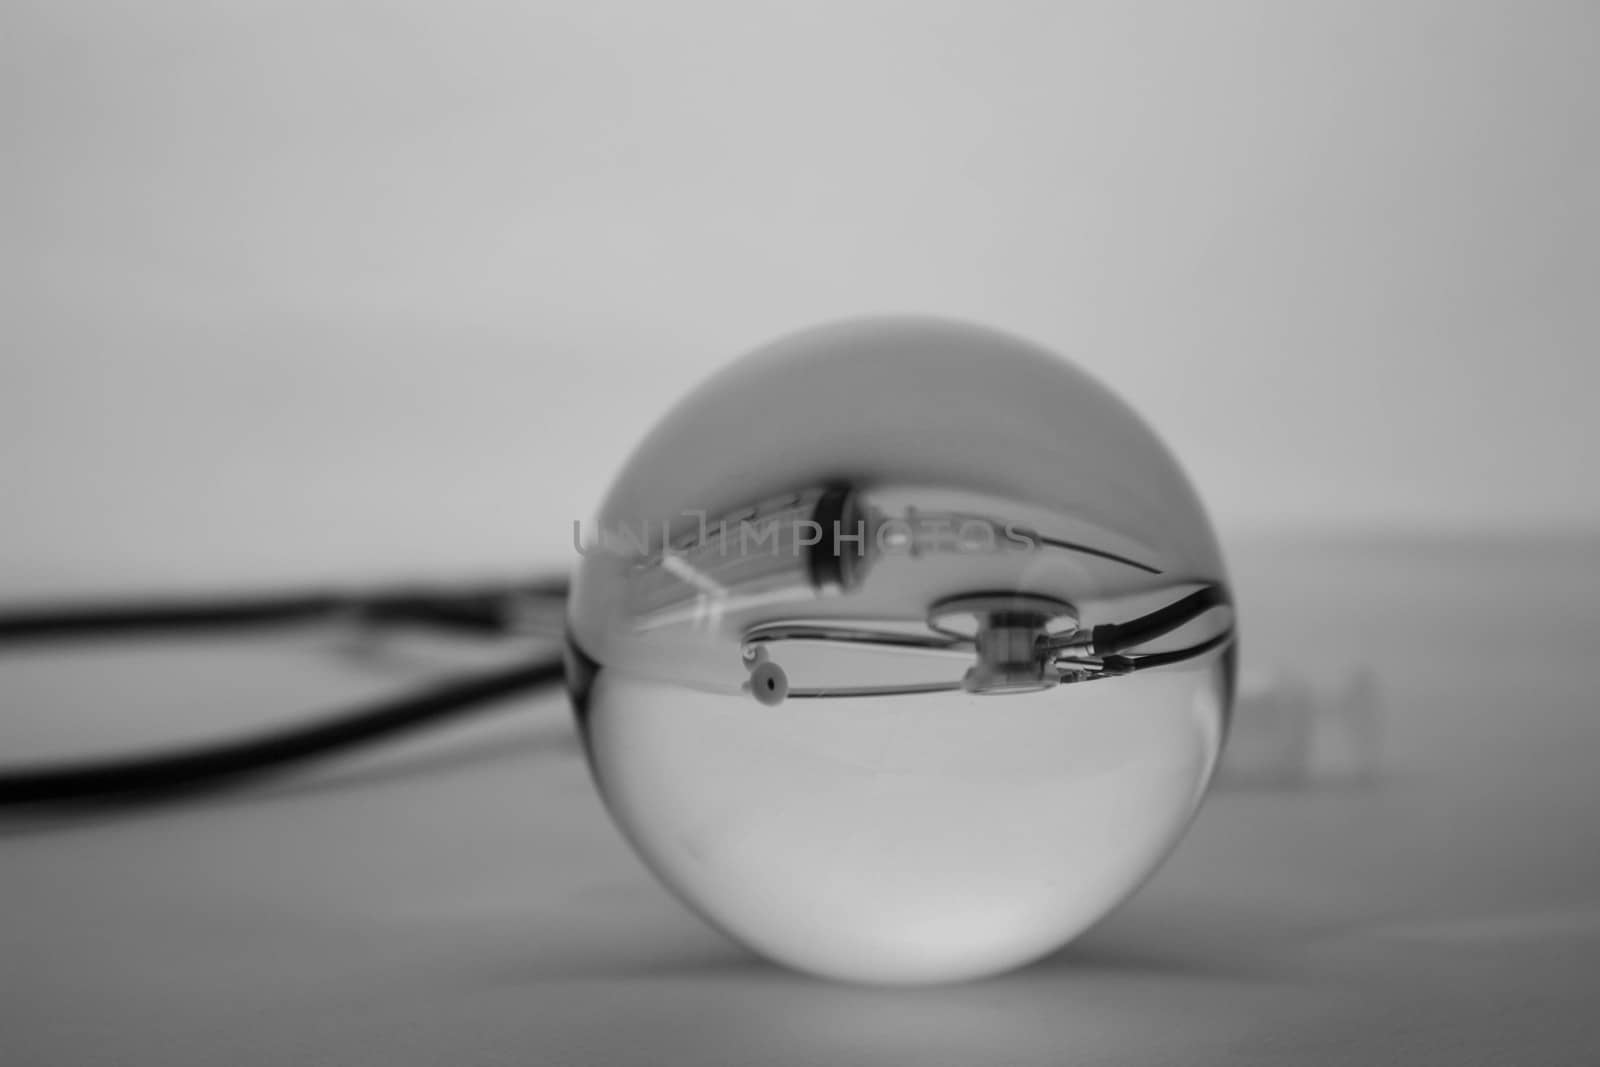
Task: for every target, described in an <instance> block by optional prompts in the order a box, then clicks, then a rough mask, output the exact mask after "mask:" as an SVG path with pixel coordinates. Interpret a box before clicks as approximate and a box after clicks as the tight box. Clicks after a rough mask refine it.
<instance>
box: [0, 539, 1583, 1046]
mask: <svg viewBox="0 0 1600 1067" xmlns="http://www.w3.org/2000/svg"><path fill="white" fill-rule="evenodd" d="M1230 549H1231V551H1230V555H1231V557H1232V559H1233V562H1234V565H1235V570H1236V576H1237V583H1238V587H1239V590H1240V593H1241V599H1242V604H1243V613H1242V622H1243V630H1244V634H1245V644H1244V658H1245V662H1246V663H1247V664H1254V665H1256V666H1258V667H1259V666H1277V667H1281V668H1283V669H1285V670H1287V671H1289V672H1291V673H1295V674H1301V675H1305V676H1307V677H1309V678H1311V679H1313V680H1321V679H1335V678H1337V677H1338V676H1340V675H1341V674H1342V673H1343V672H1345V671H1348V670H1350V669H1352V668H1356V667H1359V666H1362V665H1365V666H1370V667H1371V668H1372V669H1374V670H1375V671H1376V672H1377V674H1378V677H1379V679H1380V682H1381V689H1382V693H1383V696H1384V704H1385V708H1386V711H1385V715H1386V718H1385V726H1386V729H1385V733H1384V738H1383V749H1382V762H1381V773H1380V775H1379V777H1378V779H1377V781H1376V782H1374V783H1371V784H1366V785H1362V784H1358V783H1352V782H1347V781H1346V782H1341V781H1319V782H1310V783H1306V784H1303V785H1302V786H1301V787H1298V788H1284V787H1275V788H1267V787H1263V786H1259V785H1257V786H1253V787H1251V786H1238V785H1235V786H1233V787H1223V788H1219V789H1218V790H1217V791H1216V792H1215V793H1214V795H1213V796H1212V797H1211V799H1210V800H1209V801H1208V802H1207V804H1206V806H1205V807H1204V809H1203V810H1202V812H1201V815H1200V817H1199V819H1198V820H1197V822H1196V824H1195V826H1194V828H1193V830H1192V831H1191V833H1190V834H1189V836H1188V837H1187V838H1186V839H1185V841H1184V842H1183V844H1182V845H1181V846H1180V848H1179V849H1178V851H1177V852H1176V853H1175V854H1174V856H1173V857H1172V858H1171V859H1170V860H1169V861H1168V862H1167V863H1166V865H1165V866H1164V867H1163V868H1162V869H1161V870H1160V871H1159V872H1158V874H1157V875H1156V877H1155V878H1154V879H1153V880H1152V881H1151V882H1150V883H1149V884H1147V885H1146V886H1145V887H1144V888H1143V889H1142V890H1141V891H1140V892H1139V893H1138V894H1137V895H1136V896H1135V897H1134V898H1133V899H1132V900H1131V901H1130V902H1129V903H1128V904H1127V905H1125V906H1124V907H1123V908H1121V909H1120V910H1118V911H1117V912H1115V913H1114V914H1113V915H1112V916H1111V917H1110V918H1109V919H1107V920H1106V921H1104V922H1103V923H1101V924H1100V925H1099V926H1098V927H1096V928H1095V929H1094V930H1092V931H1091V932H1090V933H1088V934H1087V935H1085V936H1084V937H1083V938H1082V939H1080V940H1079V941H1078V942H1076V943H1075V944H1073V945H1072V946H1069V947H1068V948H1067V949H1066V950H1065V951H1063V952H1061V953H1059V954H1058V955H1056V956H1054V957H1052V958H1050V959H1048V960H1047V961H1045V962H1044V963H1042V964H1039V965H1037V966H1035V967H1032V968H1029V969H1027V970H1025V971H1022V972H1019V973H1016V974H1013V975H1010V976H1007V977H1003V978H1000V979H995V980H991V981H988V982H982V983H977V984H971V985H966V986H956V987H946V988H933V989H923V990H913V991H890V990H879V989H863V988H853V987H847V986H840V985H831V984H827V983H823V982H820V981H816V980H812V979H808V978H803V977H799V976H796V975H792V974H789V973H785V972H783V971H780V970H778V969H776V968H774V967H772V966H770V965H768V964H765V963H763V962H761V961H759V960H756V959H754V958H752V957H751V956H749V955H748V954H746V953H745V952H743V951H741V950H740V949H738V948H737V947H735V946H733V945H731V944H729V943H727V942H726V941H724V940H723V939H722V938H721V937H720V936H719V935H717V934H715V933H713V932H711V931H710V930H708V929H706V928H705V927H704V926H702V925H701V924H700V923H699V921H698V920H696V919H695V918H693V917H692V916H691V915H690V914H689V913H687V912H686V911H685V910H683V909H682V908H681V907H680V906H679V905H678V904H677V903H676V902H675V901H674V900H673V899H672V898H670V897H669V896H668V895H667V894H666V892H665V891H663V890H662V889H660V888H658V887H657V885H656V884H655V883H654V882H653V881H652V880H651V879H650V877H649V876H648V875H647V874H646V872H645V871H644V869H643V868H642V867H641V866H640V864H639V863H638V862H636V861H635V860H634V858H633V857H632V855H631V854H630V853H629V852H628V850H627V849H626V847H625V846H624V844H623V843H622V841H621V840H620V838H619V837H618V836H617V834H616V833H615V832H614V831H613V830H612V828H611V827H610V825H609V823H608V822H607V819H606V817H605V814H604V812H603V811H602V809H601V807H600V805H599V803H598V801H597V800H596V798H595V796H594V794H593V791H592V789H591V788H590V785H589V781H588V777H587V772H586V770H585V768H584V766H583V764H582V761H581V757H580V756H579V755H578V751H577V749H576V746H575V744H574V742H573V739H572V734H571V730H570V726H569V724H568V721H567V715H566V710H565V706H564V703H563V700H562V698H560V697H559V696H554V695H552V696H550V697H546V698H541V699H537V700H531V701H525V702H523V703H521V704H518V705H514V706H511V707H508V708H507V709H506V711H505V713H504V714H502V715H499V716H494V717H491V718H489V719H486V720H485V721H483V722H482V723H480V724H476V725H472V726H468V727H464V728H462V729H460V730H458V731H455V732H453V733H451V734H450V735H449V736H441V737H438V738H433V739H429V740H427V741H425V742H420V743H408V744H406V745H404V746H400V747H399V748H398V749H395V750H391V751H387V752H379V753H373V754H372V755H369V756H363V757H361V758H360V759H358V760H354V761H349V762H344V763H340V764H337V765H332V766H326V767H322V768H318V769H316V770H314V771H312V772H311V773H309V774H307V775H303V776H299V777H295V778H291V779H286V780H281V781H277V782H274V783H272V784H270V785H264V786H260V787H256V788H253V789H250V790H248V791H245V792H240V793H237V794H231V795H228V796H226V797H224V798H217V799H214V800H208V801H206V802H203V803H188V804H181V805H174V806H167V807H161V808H157V809H153V810H144V811H138V812H128V813H119V814H114V815H111V816H106V817H100V818H97V819H92V820H86V821H79V822H70V823H66V822H58V821H38V820H28V821H21V820H17V819H15V818H13V819H11V820H9V821H6V822H4V823H0V960H3V963H0V1063H3V1064H6V1065H8V1067H10V1065H32V1064H70V1065H74V1067H88V1065H90V1064H100V1063H104V1064H119V1065H125V1064H160V1065H166V1067H172V1065H183V1064H207V1065H213V1064H227V1065H229V1067H245V1065H249V1064H296V1065H299V1064H320V1063H329V1064H362V1063H373V1064H446V1063H449V1064H501V1063H503V1064H516V1065H520V1067H528V1065H540V1064H600V1065H608V1067H610V1065H619V1067H620V1065H625V1064H635V1063H637V1064H686V1065H714V1064H738V1065H755V1064H762V1065H767V1064H772V1065H780V1064H851V1065H854V1064H902V1063H903V1064H914V1065H918V1067H936V1065H943V1064H951V1065H960V1067H973V1065H983V1067H1003V1065H1010V1064H1018V1065H1020V1064H1050V1065H1058V1064H1098V1063H1107V1064H1110V1063H1117V1064H1122V1063H1126V1064H1146V1065H1148V1064H1167V1063H1170V1064H1184V1065H1195V1064H1208V1063H1228V1064H1240V1063H1266V1064H1282V1063H1360V1064H1367V1063H1372V1062H1405V1063H1441V1064H1451V1065H1456V1067H1459V1065H1463V1064H1474V1063H1483V1064H1495V1065H1504V1064H1511V1063H1530V1064H1531V1063H1540V1064H1550V1063H1593V1062H1596V1060H1597V1059H1600V1002H1597V995H1600V960H1597V958H1596V956H1597V952H1600V773H1597V769H1596V768H1597V764H1600V698H1597V695H1596V688H1595V677H1596V675H1595V673H1594V672H1600V638H1597V636H1596V635H1597V633H1600V631H1597V629H1596V623H1597V622H1600V610H1597V608H1596V606H1595V605H1596V598H1597V597H1600V543H1597V542H1593V541H1579V540H1571V539H1568V540H1559V539H1539V540H1522V541H1518V540H1511V539H1500V540H1485V539H1477V540H1469V539H1458V540H1427V539H1409V540H1406V539H1390V540H1382V539H1373V540H1360V539H1346V540H1327V541H1322V542H1314V541H1292V540H1279V541H1265V540H1263V541H1253V542H1245V543H1240V544H1236V545H1232V546H1230ZM385 670H387V671H388V672H389V673H390V674H393V675H395V677H394V678H389V679H385V678H383V677H381V676H375V675H374V673H373V670H372V669H371V667H370V666H368V667H363V668H360V669H356V668H355V667H352V666H351V664H350V663H349V661H348V660H347V659H340V658H338V657H333V656H327V655H319V654H316V653H315V652H314V650H313V649H312V648H311V646H310V645H309V644H308V643H307V642H306V641H299V642H295V641H289V642H285V641H275V642H266V643H263V644H255V645H251V644H243V643H240V642H236V641H230V642H208V643H206V644H205V645H203V646H184V647H180V648H176V649H165V650H155V649H148V648H131V649H130V648H124V649H116V650H112V651H82V652H74V653H70V654H68V653H61V654H54V653H53V654H51V655H49V656H48V657H47V656H44V655H42V654H30V655H29V656H27V657H25V658H24V657H12V658H9V659H7V660H5V661H3V662H0V753H3V755H4V757H5V759H4V762H7V763H11V762H15V761H17V760H20V759H24V758H36V757H43V756H47V755H50V754H54V753H66V752H71V751H83V750H84V749H85V746H86V745H88V744H89V743H90V742H91V741H92V742H93V743H94V744H97V745H101V746H105V745H115V744H134V743H137V742H139V741H141V740H147V741H159V740H161V739H164V738H179V737H192V736H196V735H203V734H205V733H207V732H209V731H215V732H216V733H218V734H226V733H228V732H229V731H231V730H237V729H238V728H240V727H241V726H243V725H247V724H249V723H259V722H261V721H264V720H265V719H266V718H268V717H269V716H270V715H271V714H272V713H274V712H278V711H282V710H283V709H286V708H287V709H294V708H306V707H314V706H317V705H319V704H322V703H325V702H328V701H331V700H335V699H337V698H341V697H350V696H355V695H358V694H362V693H373V692H376V691H378V690H380V689H382V688H383V687H384V686H385V685H393V684H396V682H397V681H398V680H400V678H399V676H400V675H403V674H406V673H407V671H408V670H409V668H404V667H402V666H395V665H390V666H389V667H387V668H385Z"/></svg>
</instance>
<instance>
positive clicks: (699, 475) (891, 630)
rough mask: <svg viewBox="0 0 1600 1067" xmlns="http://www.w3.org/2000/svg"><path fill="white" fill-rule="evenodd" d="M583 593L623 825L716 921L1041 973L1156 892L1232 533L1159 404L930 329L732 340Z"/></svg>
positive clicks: (1225, 684) (1219, 616)
mask: <svg viewBox="0 0 1600 1067" xmlns="http://www.w3.org/2000/svg"><path fill="white" fill-rule="evenodd" d="M574 541H575V544H576V547H577V549H578V551H579V552H580V554H581V559H580V560H579V563H578V566H577V570H576V573H575V575H574V584H573V591H572V594H571V598H570V601H569V608H568V621H567V675H568V688H569V691H570V693H571V697H572V701H573V706H574V708H575V711H576V716H577V720H578V723H579V727H580V730H581V732H582V736H583V739H584V744H585V748H586V751H587V755H588V760H589V765H590V768H591V771H592V773H593V777H594V779H595V782H596V784H597V786H598V788H599V791H600V793H601V795H602V796H603V798H604V801H605V804H606V806H607V808H608V810H609V811H610V813H611V815H612V817H613V819H614V821H615V822H616V824H617V826H618V827H619V828H620V829H621V831H622V833H623V834H624V835H625V836H626V838H627V839H628V841H629V842H631V844H632V845H633V847H634V849H635V850H636V851H637V853H638V855H639V856H640V857H641V858H642V859H643V861H644V862H645V864H646V865H648V867H649V868H650V869H651V870H652V871H653V872H654V873H655V874H656V875H657V877H658V878H659V879H660V880H661V881H662V882H663V883H664V884H665V885H666V886H667V887H669V888H670V889H671V890H672V891H673V892H674V893H675V894H676V895H677V896H678V897H679V898H680V899H681V900H682V901H683V902H684V903H685V904H686V905H687V906H688V907H689V908H690V909H692V910H693V911H695V912H696V913H698V914H699V915H700V916H701V917H703V918H704V919H705V920H706V921H707V922H709V923H710V924H711V925H712V926H714V927H716V928H717V929H720V930H721V931H723V932H724V933H726V934H727V935H728V936H730V937H732V938H734V939H735V940H736V941H738V942H741V943H742V944H744V945H746V946H748V947H749V948H750V949H753V950H755V951H756V952H758V953H761V954H763V955H765V956H767V957H769V958H771V959H773V960H776V961H779V962H781V963H783V964H786V965H788V966H790V967H794V968H797V969H799V970H801V971H805V972H809V973H812V974H816V975H821V976H825V977H829V978H836V979H841V980H846V981H852V982H864V983H881V984H919V983H934V982H947V981H957V980H965V979H971V978H977V977H980V976H984V975H989V974H994V973H998V972H1001V971H1005V970H1007V969H1010V968H1014V967H1018V966H1021V965H1023V964H1026V963H1028V962H1030V961H1033V960H1036V959H1038V958H1040V957H1042V956H1044V955H1046V954H1048V953H1050V952H1052V951H1054V950H1056V949H1057V948H1059V947H1060V946H1062V945H1063V944H1065V943H1066V942H1068V941H1069V940H1070V939H1071V938H1073V937H1074V936H1075V935H1076V934H1078V933H1079V932H1081V931H1083V930H1084V929H1085V928H1087V927H1088V926H1089V925H1090V924H1092V923H1094V922H1095V921H1096V920H1098V919H1099V918H1101V917H1102V916H1103V915H1105V914H1106V913H1107V912H1108V911H1109V910H1111V909H1112V908H1113V907H1115V906H1116V905H1117V904H1118V903H1119V902H1120V901H1122V900H1123V899H1124V898H1125V897H1127V896H1128V895H1129V894H1130V893H1131V892H1132V891H1133V890H1134V889H1135V888H1136V887H1137V886H1138V885H1139V884H1140V883H1141V882H1142V881H1143V880H1144V879H1145V878H1146V877H1147V876H1148V875H1149V874H1150V873H1151V871H1152V870H1154V868H1155V867H1156V865H1157V864H1158V863H1160V861H1161V860H1162V859H1163V858H1164V857H1165V856H1166V854H1167V853H1168V852H1169V851H1170V850H1171V849H1172V848H1173V846H1174V845H1175V843H1176V842H1177V841H1178V839H1179V837H1180V836H1181V835H1182V833H1183V831H1184V830H1185V828H1186V827H1187V825H1188V823H1189V821H1190V819H1191V818H1192V816H1193V814H1194V812H1195V809H1196V807H1197V805H1198V804H1199V802H1200V799H1201V796H1202V794H1203V792H1204V790H1205V787H1206V784H1207V781H1208V779H1209V777H1210V775H1211V772H1212V769H1213V767H1214V766H1215V764H1216V760H1217V756H1218V751H1219V748H1220V746H1221V744H1222V740H1223V737H1224V734H1225V730H1226V725H1227V721H1228V715H1229V708H1230V704H1231V701H1232V689H1233V679H1234V659H1235V648H1236V644H1235V640H1234V633H1235V620H1234V616H1233V607H1232V602H1231V598H1230V595H1229V591H1228V586H1227V576H1226V573H1225V570H1224V566H1223V560H1222V556H1221V552H1220V551H1219V548H1218V545H1217V541H1216V538H1215V536H1214V534H1213V532H1212V529H1211V527H1210V524H1209V522H1208V520H1207V517H1206V514H1205V511H1204V509H1203V507H1202V505H1201V503H1200V500H1199V499H1198V497H1197V496H1196V494H1195V491H1194V490H1193V488H1192V487H1191V486H1190V484H1189V481H1188V480H1187V478H1186V477H1185V475H1184V474H1183V472H1182V470H1181V469H1180V467H1179V465H1178V464H1177V462H1176V461H1175V460H1174V459H1173V457H1172V455H1171V453H1170V452H1169V451H1168V450H1167V449H1166V447H1164V446H1163V444H1162V443H1161V441H1160V440H1159V439H1158V438H1157V437H1156V435H1155V434H1154V433H1153V432H1152V431H1151V429H1150V428H1149V427H1148V426H1147V425H1146V424H1145V423H1144V422H1143V421H1142V420H1141V419H1140V418H1139V416H1138V415H1136V414H1135V413H1134V412H1133V411H1132V410H1131V409H1130V408H1129V407H1128V405H1127V404H1125V403H1124V402H1122V401H1121V400H1120V399H1118V398H1117V397H1116V396H1115V395H1113V394H1112V393H1111V392H1110V391H1108V390H1107V389H1106V388H1105V387H1104V386H1102V385H1100V384H1099V383H1098V382H1096V381H1095V380H1094V379H1093V378H1091V377H1090V376H1089V375H1088V374H1086V373H1085V372H1084V371H1082V370H1080V369H1079V368H1077V367H1076V366H1074V365H1073V364H1072V363H1070V362H1068V361H1066V360H1065V359H1063V358H1061V357H1059V356H1057V355H1055V354H1053V353H1051V352H1049V351H1047V350H1045V349H1043V348H1040V347H1038V346H1036V345H1034V344H1032V343H1029V342H1027V341H1024V340H1021V339H1019V338H1016V337H1013V336H1009V335H1007V334H1004V333H1000V332H996V331H993V330H990V329H986V328H982V327H978V326H973V325H966V324H961V323H956V322H949V321H944V320H937V319H926V318H884V319H868V320H858V321H849V322H844V323H839V324H832V325H826V326H822V327H818V328H814V329H811V330H807V331H804V332H801V333H798V334H795V335H792V336H789V337H787V338H784V339H780V340H778V341H776V342H775V343H772V344H770V345H768V346H766V347H763V348H760V349H758V350H756V351H754V352H752V353H750V354H748V355H746V356H744V357H743V358H741V359H739V360H737V361H735V362H734V363H732V364H731V365H729V366H728V367H726V368H725V369H724V370H722V371H721V372H719V373H717V374H716V375H714V376H713V377H712V378H710V379H709V380H708V381H706V382H705V383H704V384H702V385H701V386H700V387H699V388H698V389H696V390H694V391H693V392H691V393H690V394H688V396H687V397H686V398H685V399H683V400H682V401H681V402H680V403H678V404H677V405H676V406H675V407H674V408H672V409H671V410H670V411H669V412H668V413H667V414H666V416H665V417H664V418H662V420H661V421H660V422H659V423H658V424H657V425H656V426H655V427H654V429H652V430H651V431H650V432H649V433H648V434H647V435H646V436H645V437H644V439H643V440H642V441H641V442H640V443H639V445H638V446H637V448H636V449H635V451H634V452H633V454H632V456H631V458H629V459H628V461H627V462H626V464H625V465H624V466H623V468H622V470H621V472H620V473H619V474H618V475H617V477H616V480H615V482H614V483H613V484H612V485H611V487H610V489H609V491H608V493H607V494H606V495H605V497H604V498H603V502H602V504H601V506H600V509H599V511H598V513H597V515H596V516H595V517H594V518H593V519H592V520H591V521H590V522H588V523H587V525H585V524H583V523H580V524H578V525H577V526H576V527H575V529H574Z"/></svg>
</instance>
